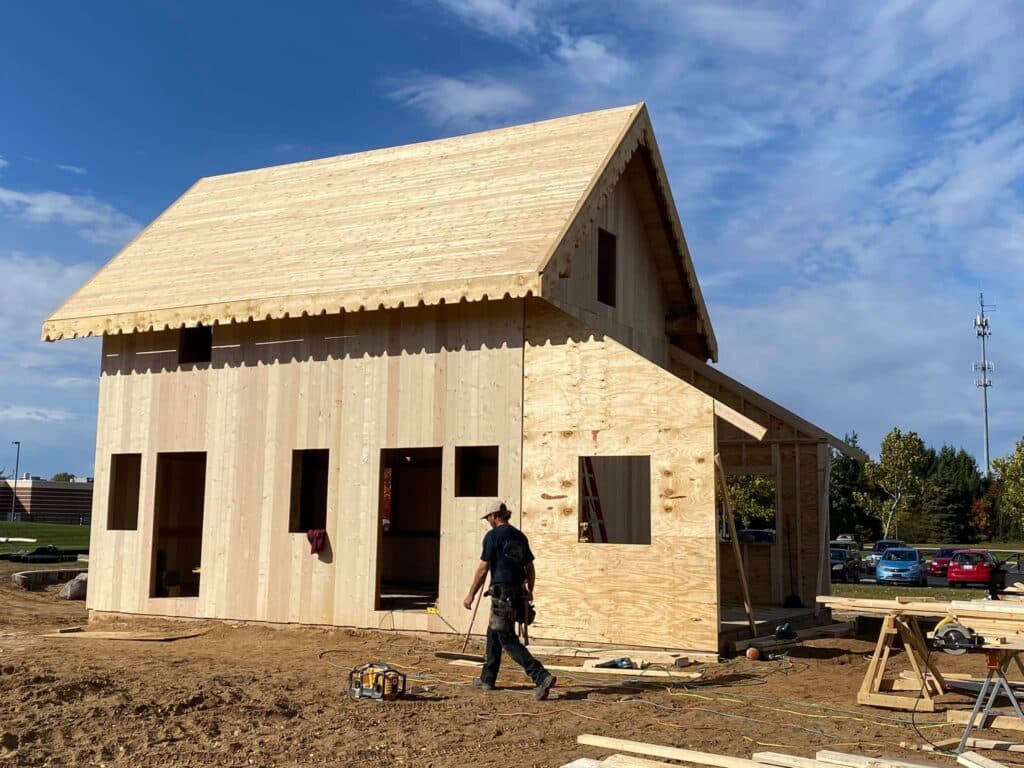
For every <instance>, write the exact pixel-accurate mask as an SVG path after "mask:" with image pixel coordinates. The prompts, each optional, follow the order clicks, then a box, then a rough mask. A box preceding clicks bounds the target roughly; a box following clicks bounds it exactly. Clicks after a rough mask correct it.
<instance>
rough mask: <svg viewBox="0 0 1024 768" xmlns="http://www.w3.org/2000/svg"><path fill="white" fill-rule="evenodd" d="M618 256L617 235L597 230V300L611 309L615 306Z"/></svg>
mask: <svg viewBox="0 0 1024 768" xmlns="http://www.w3.org/2000/svg"><path fill="white" fill-rule="evenodd" d="M617 261H618V256H617V255H616V252H615V235H613V234H612V233H611V232H608V231H607V230H604V229H598V230H597V300H598V301H600V302H601V303H602V304H607V305H608V306H609V307H614V306H615V272H616V266H617Z"/></svg>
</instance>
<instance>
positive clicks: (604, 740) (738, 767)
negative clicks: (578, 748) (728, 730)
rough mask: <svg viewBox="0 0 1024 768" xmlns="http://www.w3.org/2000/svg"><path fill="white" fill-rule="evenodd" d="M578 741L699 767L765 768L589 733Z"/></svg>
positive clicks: (760, 765)
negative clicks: (693, 764)
mask: <svg viewBox="0 0 1024 768" xmlns="http://www.w3.org/2000/svg"><path fill="white" fill-rule="evenodd" d="M576 741H577V743H579V744H585V745H587V746H591V747H602V748H604V749H612V750H620V751H623V752H634V753H636V754H638V755H651V756H652V757H664V758H668V759H669V760H681V761H683V762H687V763H696V764H697V765H711V766H715V768H764V764H763V763H755V762H754V761H753V760H745V759H743V758H742V757H731V756H729V755H715V754H712V753H710V752H697V751H695V750H692V749H679V748H678V747H666V746H662V745H660V744H648V743H646V742H642V741H630V740H628V739H613V738H609V737H607V736H595V735H593V734H589V733H584V734H581V735H580V736H577V737H576Z"/></svg>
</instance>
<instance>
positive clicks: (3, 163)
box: [0, 155, 10, 168]
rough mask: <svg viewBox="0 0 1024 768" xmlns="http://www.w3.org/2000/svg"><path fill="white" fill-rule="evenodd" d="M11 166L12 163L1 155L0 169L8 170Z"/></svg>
mask: <svg viewBox="0 0 1024 768" xmlns="http://www.w3.org/2000/svg"><path fill="white" fill-rule="evenodd" d="M9 165H10V163H9V162H7V160H6V159H4V156H3V155H0V168H6V167H7V166H9Z"/></svg>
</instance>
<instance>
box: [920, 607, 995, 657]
mask: <svg viewBox="0 0 1024 768" xmlns="http://www.w3.org/2000/svg"><path fill="white" fill-rule="evenodd" d="M984 644H985V640H984V638H982V637H981V636H980V635H978V633H977V632H975V631H974V630H973V629H971V628H970V627H966V626H964V625H963V624H961V623H960V622H959V621H957V620H956V619H954V618H953V617H952V616H947V617H946V618H944V619H943V620H942V621H940V622H939V623H938V624H937V625H936V626H935V630H934V631H933V632H932V649H933V650H936V651H944V652H945V653H948V654H949V655H950V656H961V655H963V654H965V653H967V652H968V651H973V650H978V649H980V648H981V647H982V646H983V645H984Z"/></svg>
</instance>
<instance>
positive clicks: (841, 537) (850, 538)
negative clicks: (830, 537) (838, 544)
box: [836, 533, 860, 551]
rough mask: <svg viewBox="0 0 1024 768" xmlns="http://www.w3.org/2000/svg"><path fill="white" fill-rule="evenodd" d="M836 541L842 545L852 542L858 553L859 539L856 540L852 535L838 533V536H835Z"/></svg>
mask: <svg viewBox="0 0 1024 768" xmlns="http://www.w3.org/2000/svg"><path fill="white" fill-rule="evenodd" d="M836 541H842V542H844V543H850V542H853V543H854V544H856V545H857V549H858V551H859V550H860V539H858V538H857V537H856V536H854V535H853V534H852V533H840V534H839V535H838V536H836Z"/></svg>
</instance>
